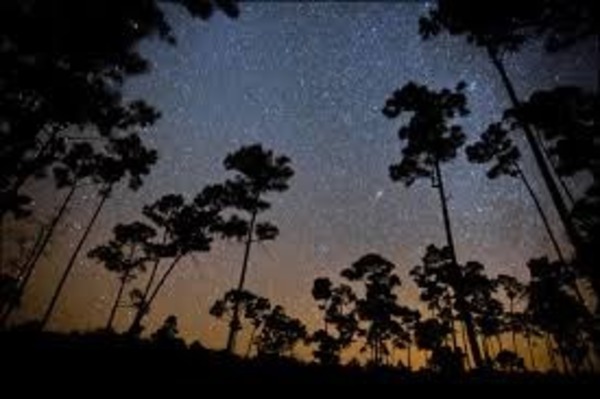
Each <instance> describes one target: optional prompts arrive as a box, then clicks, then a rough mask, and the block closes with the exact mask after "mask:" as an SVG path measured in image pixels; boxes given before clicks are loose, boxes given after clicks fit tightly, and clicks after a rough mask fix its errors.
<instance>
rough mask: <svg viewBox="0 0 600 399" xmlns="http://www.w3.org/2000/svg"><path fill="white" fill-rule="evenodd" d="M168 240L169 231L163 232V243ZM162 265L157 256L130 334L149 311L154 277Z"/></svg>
mask: <svg viewBox="0 0 600 399" xmlns="http://www.w3.org/2000/svg"><path fill="white" fill-rule="evenodd" d="M166 241H167V233H166V232H165V233H164V234H163V237H162V244H165V243H166ZM159 265H160V257H157V258H156V260H155V261H154V264H153V265H152V270H151V271H150V277H149V278H148V281H147V282H146V287H145V288H144V292H143V293H142V298H141V299H140V301H141V302H140V305H139V307H138V308H137V310H136V312H135V315H134V317H133V320H134V321H133V322H132V323H131V325H130V326H129V329H128V330H127V331H128V333H129V334H131V333H133V332H134V331H138V330H139V327H140V324H139V323H140V322H141V320H142V318H143V315H142V314H143V313H146V312H148V309H147V306H146V303H147V301H148V295H150V290H151V289H152V284H154V279H155V278H156V274H157V272H158V266H159Z"/></svg>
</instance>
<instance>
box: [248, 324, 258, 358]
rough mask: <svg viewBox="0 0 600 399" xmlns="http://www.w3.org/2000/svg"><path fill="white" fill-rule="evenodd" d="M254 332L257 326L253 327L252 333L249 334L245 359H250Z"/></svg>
mask: <svg viewBox="0 0 600 399" xmlns="http://www.w3.org/2000/svg"><path fill="white" fill-rule="evenodd" d="M256 330H258V326H253V327H252V332H251V333H250V340H249V341H248V347H247V348H246V357H250V352H252V345H254V338H255V336H256Z"/></svg>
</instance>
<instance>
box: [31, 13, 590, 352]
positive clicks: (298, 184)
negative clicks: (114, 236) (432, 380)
mask: <svg viewBox="0 0 600 399" xmlns="http://www.w3.org/2000/svg"><path fill="white" fill-rule="evenodd" d="M427 7H428V5H427V4H426V3H401V4H392V3H379V4H358V3H347V4H344V3H337V2H335V3H311V4H297V3H277V4H265V3H262V4H260V3H242V4H241V15H240V18H239V19H238V20H229V19H227V18H226V17H225V16H223V15H221V14H217V15H215V16H214V17H213V18H211V19H210V20H209V21H208V22H199V21H197V20H193V19H191V18H190V17H189V16H188V15H187V14H186V13H185V12H184V11H183V10H181V9H178V8H175V7H168V8H167V7H165V8H167V11H168V12H167V14H168V17H169V19H170V22H171V24H172V25H173V26H174V27H175V33H176V36H177V38H178V45H177V46H175V47H171V46H168V45H167V44H165V43H162V42H159V41H158V40H156V41H147V42H144V44H143V49H142V52H143V54H145V55H146V56H147V57H148V58H149V59H150V60H151V62H152V66H153V68H152V69H153V70H152V72H151V73H149V74H147V75H144V76H143V77H141V78H137V79H135V80H133V81H131V82H129V84H128V85H127V88H126V92H127V94H128V96H131V97H132V98H137V97H141V98H144V99H146V100H148V101H149V102H150V103H152V104H154V105H156V106H157V107H158V108H159V109H160V110H161V112H162V115H163V117H162V119H161V120H160V121H159V122H158V123H157V124H156V125H155V126H154V127H152V128H151V129H149V130H148V131H147V132H146V133H145V134H144V136H145V138H146V140H147V141H148V143H149V144H151V145H153V146H155V147H156V148H157V149H158V151H159V153H160V160H159V163H158V164H157V165H156V166H155V167H154V169H153V171H152V173H151V175H150V176H149V177H148V178H147V180H146V183H145V185H144V187H143V188H142V189H141V190H139V191H138V192H135V193H133V192H131V191H128V190H126V189H124V188H123V189H121V190H118V191H117V192H116V193H115V195H114V196H113V197H112V199H111V200H110V203H109V205H107V208H106V210H105V212H104V214H103V215H102V217H101V220H100V222H99V224H98V225H97V226H96V228H95V233H94V235H93V237H92V238H91V239H90V240H89V243H88V246H87V249H86V250H84V251H83V252H82V255H81V256H80V263H79V265H78V267H77V268H76V270H75V271H74V273H73V275H72V278H71V279H70V280H69V281H68V283H67V286H66V287H65V291H64V293H63V296H62V298H61V301H60V302H59V305H58V309H57V313H56V315H55V317H54V318H53V321H52V323H51V328H60V329H67V330H70V329H74V328H78V329H83V328H98V327H100V326H102V325H103V323H104V322H105V320H106V317H107V315H108V311H109V304H111V303H112V301H113V299H114V295H115V288H116V284H117V279H116V278H115V276H112V275H109V274H108V273H107V272H106V271H105V270H104V269H103V266H102V265H100V264H95V263H94V262H91V261H89V260H87V259H86V257H85V253H87V250H89V249H90V248H91V247H93V246H95V245H97V244H99V243H100V242H101V241H102V240H103V239H105V238H106V237H108V233H109V232H110V229H111V228H112V226H113V225H114V224H115V223H117V222H129V221H133V220H135V219H136V218H137V217H138V215H140V210H141V207H142V205H143V204H145V203H149V202H151V201H153V200H154V199H156V198H158V197H159V196H161V195H163V194H166V193H170V192H172V193H185V194H187V195H188V196H190V197H191V196H193V195H194V194H195V193H197V192H198V191H200V190H201V189H202V187H203V186H204V185H206V184H208V183H213V182H218V181H222V180H223V179H224V178H226V177H227V176H228V175H227V174H226V172H225V170H224V168H223V166H222V160H223V158H224V157H225V155H226V154H227V153H228V152H232V151H234V150H236V149H237V148H239V147H240V146H241V145H246V144H253V143H257V142H260V143H262V144H263V145H264V146H265V147H267V148H270V149H273V150H274V151H275V152H276V153H281V154H286V155H287V156H289V157H290V158H291V159H292V162H293V167H294V169H295V171H296V175H295V176H294V178H293V179H292V181H291V189H290V190H289V191H287V192H285V193H283V194H277V195H276V196H273V197H272V201H273V208H272V210H271V211H269V212H268V213H266V214H264V217H265V218H268V219H269V220H271V221H273V222H274V223H276V224H277V225H278V226H279V228H280V231H281V234H280V237H279V238H278V239H277V240H276V241H274V242H268V243H266V244H264V245H256V246H255V247H254V249H253V251H254V252H253V253H252V255H251V261H250V269H249V275H248V280H247V288H248V289H250V290H252V291H254V292H256V293H259V294H262V295H265V296H267V297H269V298H270V299H271V300H272V301H273V302H276V303H280V304H282V305H284V307H285V308H286V309H287V310H288V311H289V313H290V314H292V315H293V316H296V317H300V318H302V319H303V320H304V321H305V322H306V323H307V324H308V325H309V326H311V327H313V326H315V323H316V322H317V317H320V316H319V314H318V313H317V312H316V310H317V307H316V304H315V302H314V301H313V300H312V298H311V296H310V290H311V286H312V281H313V280H314V278H315V277H317V276H321V275H323V276H330V277H333V276H336V275H337V274H338V273H339V271H340V270H341V269H342V268H344V267H346V266H348V265H350V263H351V262H353V261H354V260H356V259H358V258H359V257H360V256H361V255H363V254H366V253H367V252H378V253H380V254H381V255H383V256H384V257H386V258H388V259H390V260H392V261H394V262H395V263H396V264H397V265H398V272H399V274H400V276H401V277H402V278H403V282H404V289H403V291H402V294H401V298H402V299H403V300H404V301H405V302H406V303H411V304H414V303H415V302H414V298H415V288H414V286H413V284H412V282H410V281H409V278H408V271H409V270H410V269H411V268H412V267H413V266H415V265H416V264H418V263H419V261H420V257H421V256H422V254H423V252H424V249H425V247H426V246H427V245H428V244H430V243H434V244H437V245H443V244H444V231H443V225H442V220H441V211H440V204H439V198H438V193H437V191H436V190H433V189H432V188H431V185H430V183H429V182H428V181H426V180H421V181H418V182H417V183H415V185H414V186H412V187H410V188H405V187H404V186H403V185H402V184H397V183H393V182H392V181H391V180H390V179H389V177H388V166H389V165H390V164H391V163H393V162H395V161H397V160H398V156H399V150H400V144H399V142H398V140H397V136H396V131H397V128H398V126H399V125H398V121H394V120H387V119H386V118H385V117H384V116H383V115H382V114H381V108H382V106H383V104H384V102H385V99H386V98H387V96H388V95H389V94H390V93H391V92H392V91H393V90H394V89H396V88H399V87H401V86H402V85H404V84H405V83H407V82H408V81H410V80H414V81H416V82H419V83H424V84H427V85H429V86H430V87H432V88H436V89H439V88H442V87H454V86H455V85H456V83H457V82H458V81H459V80H464V81H465V82H466V83H467V84H468V100H469V107H470V109H471V111H472V114H471V115H470V116H469V117H468V118H466V119H464V122H463V126H464V127H465V131H466V132H467V133H468V135H469V138H470V140H473V139H475V138H476V137H477V136H478V135H479V133H481V131H482V130H483V129H484V128H485V126H486V125H487V123H489V122H491V121H493V120H495V119H497V118H498V117H499V116H500V115H501V113H502V110H503V109H504V108H505V107H506V106H507V105H508V103H507V97H506V95H505V92H504V88H503V87H502V86H501V84H500V80H499V78H498V77H497V74H496V73H495V71H494V70H493V69H492V65H491V63H490V62H489V60H488V59H487V58H486V55H485V53H484V52H483V51H482V50H480V49H478V48H475V47H471V46H469V45H467V44H466V42H465V41H464V39H463V38H448V37H445V36H443V37H440V38H437V39H435V40H431V41H428V42H423V41H422V40H421V38H420V37H419V35H418V30H417V28H418V24H417V20H418V17H419V16H420V15H422V14H424V13H425V12H426V10H427ZM592 50H593V48H592ZM594 57H595V55H594V52H593V51H590V49H589V48H585V47H578V48H575V49H572V50H571V51H570V52H565V53H561V54H560V55H558V56H549V55H544V54H543V52H542V51H541V50H540V48H539V45H531V46H529V47H528V48H526V49H524V51H522V52H521V53H519V54H518V55H516V56H513V57H509V58H508V60H507V69H508V71H509V73H510V74H511V77H512V78H513V80H514V82H515V84H516V86H517V89H518V91H519V94H520V95H521V96H523V97H524V96H526V95H527V94H528V93H529V92H531V91H532V90H533V89H534V88H550V87H553V86H554V85H556V84H557V83H560V84H579V85H583V86H588V87H590V86H593V85H595V84H596V81H595V76H596V75H595V69H594V68H593V67H592V65H593V64H592V63H593V60H594ZM521 148H522V149H523V152H524V157H525V160H524V162H525V170H526V173H527V174H528V176H529V177H531V179H532V180H534V183H536V182H537V181H538V180H539V178H538V176H537V174H536V170H535V169H534V167H533V165H532V164H531V163H530V157H529V152H528V151H527V149H526V147H524V146H522V147H521ZM485 170H486V169H485V166H478V165H470V164H468V163H467V162H466V159H465V155H464V152H461V154H460V156H459V158H458V159H457V160H456V161H453V162H451V163H448V164H445V165H444V167H443V173H444V177H445V179H446V180H445V181H446V185H447V190H448V194H449V198H450V200H449V207H450V212H451V215H450V216H451V220H452V225H453V229H454V233H455V240H456V245H457V255H458V258H459V261H461V262H464V261H467V260H479V261H481V262H482V263H484V264H485V265H486V267H487V271H488V273H489V274H491V275H496V274H497V273H508V274H513V275H517V276H518V277H520V278H521V279H526V277H527V272H526V268H525V262H526V260H527V259H529V258H531V257H536V256H541V255H545V254H547V255H550V256H553V251H552V249H551V246H550V244H549V241H548V239H547V237H546V234H545V232H544V230H543V226H542V223H541V221H540V220H539V217H538V215H537V214H536V213H535V209H534V207H533V204H532V203H531V201H530V198H529V197H528V195H527V193H526V191H525V189H524V187H523V186H522V185H521V184H520V182H518V181H516V180H514V179H511V178H509V177H504V178H500V179H498V180H495V181H490V180H488V179H487V178H486V176H485ZM534 185H535V188H536V191H537V192H538V193H539V194H540V195H541V196H542V197H543V198H542V199H543V203H544V205H545V207H546V208H547V209H548V213H549V214H550V216H551V220H552V222H553V224H554V226H556V228H555V230H557V233H559V236H560V237H563V234H562V231H560V229H559V224H558V220H557V218H556V215H554V213H552V212H553V211H552V208H551V206H550V203H549V201H548V196H547V193H546V192H545V191H544V188H543V187H542V186H541V185H538V184H534ZM35 189H36V190H41V191H44V190H45V188H44V187H43V186H40V187H36V188H35ZM51 192H52V191H51V190H48V193H51ZM83 194H84V195H82V196H81V197H80V198H79V199H78V200H77V201H76V204H75V205H74V206H73V208H72V209H71V212H70V217H69V218H67V219H66V220H67V221H66V223H64V224H63V226H62V227H61V229H60V231H59V232H58V234H57V236H59V237H61V238H63V240H57V241H58V242H57V243H56V244H55V245H54V246H53V247H52V248H51V250H50V251H49V254H50V255H49V256H48V257H47V258H46V260H45V263H46V265H42V267H40V268H39V269H38V273H37V274H36V275H35V276H34V281H33V282H32V290H33V292H34V293H35V295H27V296H26V302H25V311H24V312H21V317H29V318H30V317H36V316H38V315H39V314H40V313H41V312H42V310H43V305H44V304H45V303H46V301H47V299H48V295H49V293H50V289H53V287H54V286H55V283H56V281H57V279H58V272H59V271H60V270H62V267H64V264H65V262H66V259H67V256H68V254H69V252H68V250H69V249H70V248H72V247H73V246H74V245H75V242H76V238H77V237H78V235H77V234H80V233H81V229H82V226H83V225H85V223H86V222H87V220H88V218H89V215H90V212H91V210H92V208H93V205H95V201H96V197H95V196H94V195H93V194H94V192H93V191H91V189H90V191H88V192H87V193H83ZM61 195H62V194H61ZM53 197H56V198H55V200H51V199H48V200H45V201H42V203H41V206H40V208H41V209H42V212H41V216H40V218H43V217H44V211H43V210H44V209H46V210H48V209H52V207H53V206H56V204H57V203H58V201H59V199H60V196H59V197H57V196H56V195H53ZM53 201H54V202H53ZM65 238H66V239H65ZM69 240H70V241H72V244H71V247H70V248H67V247H66V246H65V245H64V244H63V243H61V242H64V241H69ZM561 241H562V242H563V243H564V239H563V240H561ZM59 245H60V246H61V247H60V248H58V246H59ZM564 248H565V250H568V246H567V245H566V244H565V245H564ZM242 251H243V248H242V245H241V244H238V243H235V242H231V243H223V244H218V245H216V246H215V247H214V249H213V251H212V252H210V253H209V254H196V255H194V256H193V257H190V258H188V260H187V261H185V262H184V263H182V264H181V265H180V269H179V272H177V273H175V274H174V275H173V278H172V279H171V280H170V281H168V282H167V284H166V287H165V288H166V289H165V290H164V291H163V292H162V294H161V296H160V297H159V298H158V299H157V302H156V303H155V305H154V306H153V309H152V312H151V313H150V317H149V323H148V324H149V330H150V331H153V330H154V329H155V328H156V326H157V325H158V324H159V323H160V322H162V320H163V319H164V317H165V316H166V315H168V314H175V315H177V316H178V318H179V323H180V332H181V334H182V335H183V336H184V338H186V339H187V340H188V341H191V340H195V339H200V341H201V342H202V343H203V344H205V345H207V346H210V347H215V348H221V347H223V345H224V343H225V338H226V334H225V325H224V324H223V323H219V322H217V321H216V320H215V319H214V318H212V317H211V316H210V315H209V314H208V309H209V307H210V305H211V304H212V303H213V302H214V300H215V299H216V298H217V297H219V296H220V295H222V294H223V293H224V292H225V291H226V290H227V289H229V288H231V287H233V285H234V283H235V282H236V281H237V276H238V274H239V270H240V265H241V259H242ZM144 281H145V276H142V277H141V278H140V279H138V282H139V283H142V282H144ZM99 298H100V299H99ZM128 320H129V318H128V315H127V314H126V312H122V314H121V315H120V316H119V317H118V320H117V324H116V328H117V329H120V328H124V327H125V325H126V323H127V322H128Z"/></svg>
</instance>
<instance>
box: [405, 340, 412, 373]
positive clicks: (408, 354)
mask: <svg viewBox="0 0 600 399" xmlns="http://www.w3.org/2000/svg"><path fill="white" fill-rule="evenodd" d="M411 346H412V345H411V343H410V342H409V343H408V345H407V347H406V367H408V370H409V371H412V355H411V350H410V348H411Z"/></svg>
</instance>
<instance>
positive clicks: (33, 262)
mask: <svg viewBox="0 0 600 399" xmlns="http://www.w3.org/2000/svg"><path fill="white" fill-rule="evenodd" d="M76 189H77V184H76V183H74V184H73V185H72V186H71V188H70V189H69V192H68V193H67V195H66V197H65V198H64V200H63V202H62V204H61V206H60V208H59V209H58V212H57V213H56V215H54V218H53V219H52V222H50V226H49V227H48V229H47V230H46V231H45V232H44V233H43V234H42V241H41V243H40V245H37V246H36V248H35V250H34V252H33V254H32V258H31V259H28V261H27V262H26V263H25V267H24V270H25V271H24V274H23V275H22V277H21V281H20V283H19V288H18V290H19V295H20V296H23V293H24V292H25V289H26V288H27V284H28V283H29V281H30V279H31V276H32V275H33V272H34V270H35V268H36V267H37V265H38V262H39V260H40V259H41V257H42V255H43V254H44V251H45V250H46V247H47V246H48V244H49V243H50V239H51V238H52V235H53V234H54V230H56V227H57V226H58V223H59V222H60V221H61V219H62V218H63V216H64V214H65V212H66V210H67V209H68V206H69V204H70V203H71V200H72V199H73V195H74V194H75V191H76ZM15 309H16V303H15V304H11V305H10V306H9V308H8V309H7V311H6V312H5V313H4V314H3V316H2V321H0V325H2V326H4V325H5V324H6V322H7V321H8V319H9V318H10V316H11V314H12V312H14V310H15Z"/></svg>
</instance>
